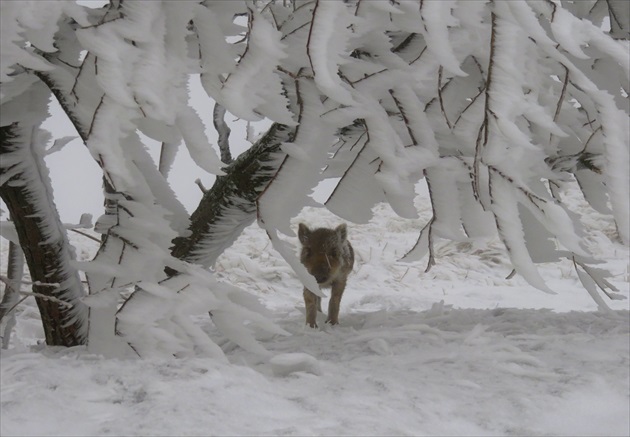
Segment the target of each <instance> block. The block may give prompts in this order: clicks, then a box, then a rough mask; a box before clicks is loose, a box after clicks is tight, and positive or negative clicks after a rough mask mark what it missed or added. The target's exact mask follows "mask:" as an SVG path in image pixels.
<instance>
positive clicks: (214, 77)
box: [193, 5, 236, 104]
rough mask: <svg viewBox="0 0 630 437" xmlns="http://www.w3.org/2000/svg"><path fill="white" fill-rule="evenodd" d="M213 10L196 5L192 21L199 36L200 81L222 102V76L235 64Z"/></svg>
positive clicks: (233, 55) (230, 70)
mask: <svg viewBox="0 0 630 437" xmlns="http://www.w3.org/2000/svg"><path fill="white" fill-rule="evenodd" d="M219 18H220V17H218V16H217V15H216V13H215V12H213V11H212V10H211V9H209V8H208V7H205V6H202V5H198V6H196V8H195V16H194V18H193V21H194V23H195V27H196V29H197V35H198V36H199V51H200V55H201V69H202V73H201V83H202V85H203V88H204V90H205V91H206V93H208V95H209V96H210V97H212V98H213V99H214V100H215V101H217V102H219V103H221V104H223V103H222V101H223V99H222V97H221V87H222V86H223V80H222V79H223V76H224V75H227V74H229V73H231V72H232V71H233V69H234V67H235V66H236V60H235V58H236V54H235V53H233V51H232V50H231V48H230V46H229V45H228V43H227V42H226V40H225V36H224V34H223V32H222V31H221V27H220V21H219Z"/></svg>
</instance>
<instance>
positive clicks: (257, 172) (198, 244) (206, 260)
mask: <svg viewBox="0 0 630 437" xmlns="http://www.w3.org/2000/svg"><path fill="white" fill-rule="evenodd" d="M294 134H295V128H292V127H289V126H286V125H283V124H278V123H274V124H273V125H272V126H271V127H270V128H269V130H268V131H267V133H266V134H265V135H263V137H262V138H260V139H259V140H258V141H257V142H256V143H255V144H254V145H253V146H252V147H251V148H250V149H249V150H247V151H246V152H244V153H242V154H241V155H239V157H238V158H237V159H236V160H235V161H233V162H232V163H231V164H230V165H228V166H227V167H225V168H224V171H225V173H226V174H225V175H224V176H219V177H217V179H216V182H215V183H214V185H213V186H212V188H211V189H209V190H208V191H207V192H206V193H205V194H204V195H203V198H202V199H201V202H200V203H199V206H198V207H197V209H196V210H195V212H193V214H192V215H191V217H190V227H189V231H190V235H189V236H187V237H178V238H176V239H175V240H173V243H174V245H173V248H172V251H171V253H172V255H173V256H174V257H175V258H179V259H181V260H184V261H188V262H192V263H196V264H201V265H203V266H211V265H212V264H214V262H215V261H216V259H217V257H218V256H219V255H220V254H221V253H222V252H223V251H224V250H225V249H226V248H227V247H229V246H230V245H231V244H232V243H233V242H234V241H235V240H236V239H237V238H238V236H239V235H240V234H241V232H242V231H243V229H245V228H246V227H247V226H249V225H250V224H252V223H253V222H254V220H255V219H256V199H257V198H258V195H259V194H260V192H261V191H262V190H263V189H264V188H265V186H266V185H267V184H268V183H269V181H270V180H271V179H272V178H273V175H274V174H275V173H276V171H277V168H278V166H279V165H280V164H281V163H282V160H283V158H284V156H285V155H286V154H285V153H284V152H283V151H282V149H281V148H280V146H281V145H282V143H284V142H287V141H291V140H292V138H293V136H294ZM169 273H170V274H173V273H174V272H169Z"/></svg>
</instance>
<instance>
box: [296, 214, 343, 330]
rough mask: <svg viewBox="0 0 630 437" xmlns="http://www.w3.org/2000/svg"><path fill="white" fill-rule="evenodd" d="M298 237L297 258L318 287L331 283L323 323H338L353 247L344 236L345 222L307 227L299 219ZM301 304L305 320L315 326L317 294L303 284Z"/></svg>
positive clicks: (320, 306) (319, 303) (319, 302)
mask: <svg viewBox="0 0 630 437" xmlns="http://www.w3.org/2000/svg"><path fill="white" fill-rule="evenodd" d="M298 237H299V239H300V243H302V253H301V255H300V261H302V264H304V266H305V267H306V270H308V272H309V273H310V274H311V275H313V276H314V277H315V280H317V283H318V284H319V286H320V287H324V288H329V287H332V293H331V296H330V302H329V303H328V319H326V323H330V324H331V325H336V324H337V323H339V304H340V303H341V296H342V295H343V291H344V289H345V288H346V280H347V278H348V275H349V274H350V272H351V271H352V266H353V265H354V250H353V249H352V246H351V245H350V242H349V241H348V238H347V237H348V230H347V228H346V225H345V224H341V225H339V226H337V227H336V228H335V229H327V228H319V229H315V230H310V229H309V228H308V227H307V226H306V225H305V224H304V223H300V226H299V230H298ZM304 304H305V306H306V323H307V324H308V325H309V326H310V327H311V328H317V322H316V318H317V311H320V312H321V311H322V304H321V297H319V296H317V295H315V294H313V293H311V292H310V291H309V290H308V289H307V288H304Z"/></svg>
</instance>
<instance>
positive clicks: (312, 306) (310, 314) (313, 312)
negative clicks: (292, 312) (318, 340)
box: [304, 288, 321, 328]
mask: <svg viewBox="0 0 630 437" xmlns="http://www.w3.org/2000/svg"><path fill="white" fill-rule="evenodd" d="M318 302H321V298H319V296H316V295H315V294H313V293H311V292H310V291H309V289H308V288H304V306H305V307H306V324H307V325H308V326H310V327H311V328H317V306H318ZM319 305H321V303H320V304H319Z"/></svg>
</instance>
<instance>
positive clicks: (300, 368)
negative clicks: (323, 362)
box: [269, 352, 321, 376]
mask: <svg viewBox="0 0 630 437" xmlns="http://www.w3.org/2000/svg"><path fill="white" fill-rule="evenodd" d="M269 364H271V370H272V371H273V374H274V375H276V376H289V375H290V374H292V373H296V372H306V373H312V374H313V375H321V368H320V365H319V362H318V361H317V360H316V359H315V358H314V357H312V356H311V355H309V354H304V353H301V352H294V353H286V354H280V355H276V356H275V357H273V358H271V359H270V360H269Z"/></svg>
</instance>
